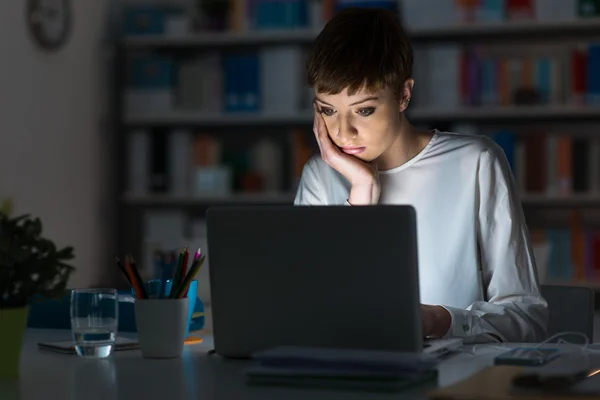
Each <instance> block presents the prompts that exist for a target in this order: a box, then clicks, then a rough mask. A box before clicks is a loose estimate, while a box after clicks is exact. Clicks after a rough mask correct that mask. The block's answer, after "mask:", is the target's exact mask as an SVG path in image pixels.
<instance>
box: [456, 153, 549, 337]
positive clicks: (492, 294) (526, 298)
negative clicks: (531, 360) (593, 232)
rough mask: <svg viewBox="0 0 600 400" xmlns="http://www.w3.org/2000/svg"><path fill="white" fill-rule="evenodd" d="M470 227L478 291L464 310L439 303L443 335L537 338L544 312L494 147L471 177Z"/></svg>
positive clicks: (509, 182) (514, 201)
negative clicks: (446, 326) (474, 191)
mask: <svg viewBox="0 0 600 400" xmlns="http://www.w3.org/2000/svg"><path fill="white" fill-rule="evenodd" d="M477 185H478V194H479V199H478V201H477V202H476V204H477V206H478V207H479V208H478V210H477V218H478V220H477V221H476V229H477V230H478V235H477V237H478V246H479V251H480V258H481V278H482V285H483V293H484V295H485V297H486V300H487V301H478V302H475V303H473V304H471V305H470V306H469V307H467V309H459V308H452V307H445V308H446V309H447V310H448V311H449V312H450V314H451V316H452V324H451V327H450V330H449V332H448V333H447V334H446V337H462V338H464V340H465V342H482V341H495V339H494V338H493V337H492V336H490V335H489V334H494V335H496V336H497V337H499V338H501V340H502V341H504V342H540V341H543V340H544V339H545V338H546V330H547V320H548V310H547V303H546V301H545V300H544V299H543V297H542V296H541V294H540V287H539V282H538V275H537V267H536V264H535V258H534V254H533V250H532V247H531V244H530V241H529V233H528V230H527V226H526V222H525V218H524V214H523V210H522V206H521V203H520V200H519V198H518V195H517V191H516V189H515V186H516V185H515V184H514V179H513V177H512V175H511V172H510V169H509V166H508V162H507V161H506V158H505V156H504V154H503V153H502V152H501V150H500V149H499V148H498V149H496V151H494V148H493V147H492V149H489V150H487V151H486V152H484V153H483V154H482V155H481V159H480V168H479V171H478V177H477Z"/></svg>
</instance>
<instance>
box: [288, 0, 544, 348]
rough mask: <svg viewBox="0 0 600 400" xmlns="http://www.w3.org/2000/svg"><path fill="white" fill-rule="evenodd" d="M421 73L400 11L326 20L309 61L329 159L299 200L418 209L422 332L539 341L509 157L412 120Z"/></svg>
mask: <svg viewBox="0 0 600 400" xmlns="http://www.w3.org/2000/svg"><path fill="white" fill-rule="evenodd" d="M412 68H413V53H412V48H411V45H410V42H409V40H408V38H407V36H406V34H405V32H404V31H403V28H402V26H401V24H400V22H399V20H398V18H397V17H396V15H394V14H393V13H391V12H389V11H386V10H382V9H346V10H343V11H341V12H339V13H338V14H337V15H336V16H335V17H334V18H333V19H332V20H331V21H330V22H329V23H328V24H327V25H326V27H325V28H324V30H323V31H322V32H321V33H320V35H319V36H318V37H317V39H316V40H315V42H314V44H313V46H312V48H311V50H310V52H309V56H308V62H307V70H308V80H309V83H310V85H311V86H312V87H313V89H314V92H315V99H314V109H315V115H314V118H315V120H314V132H315V136H316V139H317V142H318V144H319V149H320V153H321V154H320V155H321V156H320V157H314V158H312V159H311V160H309V162H308V163H307V164H306V165H305V167H304V170H303V173H302V178H301V181H300V184H299V187H298V191H297V194H296V199H295V204H296V205H338V204H346V205H349V206H360V205H373V204H410V205H412V206H414V207H415V209H416V211H417V225H418V227H417V228H418V235H419V236H418V246H419V280H420V293H421V302H422V306H421V311H422V320H423V330H424V335H425V336H427V337H432V338H446V337H461V338H463V339H464V340H465V342H482V341H502V342H515V341H520V342H522V341H525V342H537V341H541V340H543V339H545V336H546V325H547V304H546V302H545V300H544V299H543V298H542V296H541V295H540V289H539V283H538V277H537V268H536V265H535V260H534V256H533V251H532V247H531V244H530V242H529V234H528V231H527V227H526V224H525V220H524V216H523V211H522V208H521V205H520V200H519V198H518V196H517V192H516V189H515V184H514V180H513V178H512V175H511V172H510V169H509V167H508V163H507V161H506V157H505V155H504V153H503V152H502V150H501V149H500V148H499V147H498V146H497V145H496V144H495V143H494V142H493V141H492V140H490V139H489V138H486V137H483V136H473V135H462V134H458V133H450V132H440V131H437V130H433V131H425V130H419V129H417V128H415V127H414V126H412V125H411V124H410V122H409V121H408V119H407V117H406V115H405V111H406V109H407V107H408V105H409V103H410V99H411V95H412V92H413V86H414V81H413V79H411V76H412ZM441 90H444V88H440V91H441ZM357 240H358V241H359V240H360V238H357ZM390 267H391V268H393V266H390Z"/></svg>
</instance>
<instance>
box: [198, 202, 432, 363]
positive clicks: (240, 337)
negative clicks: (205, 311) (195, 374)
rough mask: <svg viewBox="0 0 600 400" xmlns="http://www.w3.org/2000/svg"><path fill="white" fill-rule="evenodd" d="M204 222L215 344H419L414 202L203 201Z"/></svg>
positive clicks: (240, 351) (234, 347)
mask: <svg viewBox="0 0 600 400" xmlns="http://www.w3.org/2000/svg"><path fill="white" fill-rule="evenodd" d="M207 231H208V257H209V262H210V283H211V297H212V298H211V304H212V313H213V333H214V341H215V351H216V352H217V353H219V354H221V355H224V356H229V357H248V356H250V355H251V354H252V353H253V352H255V351H259V350H264V349H267V348H271V347H275V346H280V345H297V346H324V347H353V348H365V349H382V350H393V351H421V349H422V347H423V341H422V337H421V318H420V310H419V284H418V257H417V232H416V214H415V210H414V209H413V208H412V207H410V206H373V207H371V206H364V207H347V206H317V207H315V206H311V207H306V206H305V207H303V206H231V207H211V208H210V209H209V210H208V211H207Z"/></svg>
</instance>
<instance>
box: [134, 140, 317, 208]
mask: <svg viewBox="0 0 600 400" xmlns="http://www.w3.org/2000/svg"><path fill="white" fill-rule="evenodd" d="M311 135H312V133H311V132H309V131H308V130H302V129H294V130H292V131H291V132H289V133H288V134H287V135H282V136H280V137H279V138H277V137H273V136H267V135H260V136H259V137H257V138H251V139H243V138H224V137H218V136H216V135H214V134H212V133H211V132H202V131H200V132H192V131H190V130H186V129H174V130H170V129H166V128H165V129H162V128H161V129H152V130H150V129H148V130H144V129H137V130H134V131H132V132H130V135H129V137H128V141H127V146H128V150H127V160H126V161H127V168H128V173H127V176H128V179H127V192H128V193H129V194H130V195H132V196H136V197H139V196H143V195H152V194H164V195H168V196H171V198H181V197H182V196H188V197H190V198H191V197H193V196H206V195H209V196H219V195H220V196H225V197H226V196H231V195H235V194H236V193H250V194H252V193H254V194H260V193H288V192H289V191H290V190H293V189H294V188H295V185H297V183H298V181H299V179H300V176H301V173H302V168H303V166H304V164H305V163H306V162H307V161H308V159H309V158H310V157H311V156H312V155H313V154H314V153H315V145H314V143H312V142H314V140H311V138H312V136H311ZM284 147H289V153H288V154H289V155H290V156H291V158H290V159H284V152H285V149H284ZM286 164H288V165H286ZM286 171H290V174H291V175H290V176H285V175H284V172H286Z"/></svg>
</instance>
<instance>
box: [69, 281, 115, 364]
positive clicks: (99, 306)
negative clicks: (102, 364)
mask: <svg viewBox="0 0 600 400" xmlns="http://www.w3.org/2000/svg"><path fill="white" fill-rule="evenodd" d="M118 320H119V299H118V294H117V290H116V289H74V290H73V291H72V292H71V331H72V332H73V339H74V341H75V349H76V350H77V354H79V355H80V356H82V357H91V358H104V357H108V356H109V355H110V354H111V353H112V351H113V348H114V345H115V340H116V337H117V326H118Z"/></svg>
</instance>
